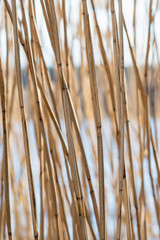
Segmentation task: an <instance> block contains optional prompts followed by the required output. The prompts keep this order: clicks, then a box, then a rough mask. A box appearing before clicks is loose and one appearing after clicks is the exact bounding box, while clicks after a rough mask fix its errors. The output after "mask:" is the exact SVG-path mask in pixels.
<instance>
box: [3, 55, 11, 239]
mask: <svg viewBox="0 0 160 240" xmlns="http://www.w3.org/2000/svg"><path fill="white" fill-rule="evenodd" d="M5 92H6V89H5V85H4V79H3V72H2V65H1V59H0V94H1V109H2V122H3V143H4V152H3V155H4V158H3V161H4V172H3V174H4V184H5V203H6V204H5V205H6V223H7V229H8V238H9V240H12V224H11V207H10V184H9V175H10V174H9V159H8V131H7V119H6V93H5ZM2 182H3V181H2ZM2 201H3V200H2ZM1 203H2V202H1Z"/></svg>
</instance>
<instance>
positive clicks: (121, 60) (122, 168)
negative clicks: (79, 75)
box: [116, 0, 125, 240]
mask: <svg viewBox="0 0 160 240" xmlns="http://www.w3.org/2000/svg"><path fill="white" fill-rule="evenodd" d="M122 11H123V10H122V0H120V1H119V39H120V46H119V56H120V58H119V76H120V78H119V82H120V83H119V86H120V87H119V91H120V93H119V95H120V102H119V109H120V110H119V126H120V127H119V129H120V153H119V154H120V163H119V189H118V191H119V199H118V209H117V236H116V239H117V240H120V238H121V211H122V193H123V178H124V175H125V165H124V94H125V90H124V53H123V22H122V16H123V15H122Z"/></svg>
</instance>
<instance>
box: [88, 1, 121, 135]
mask: <svg viewBox="0 0 160 240" xmlns="http://www.w3.org/2000/svg"><path fill="white" fill-rule="evenodd" d="M91 4H92V8H93V13H94V21H95V26H96V29H97V35H98V40H99V46H100V50H101V54H102V58H103V64H104V67H105V70H106V74H107V77H108V82H109V87H110V95H111V101H112V108H113V112H114V120H115V125H116V131H117V134H118V122H117V117H116V104H115V96H114V88H113V78H112V75H111V71H110V67H109V64H108V60H107V56H106V52H105V49H104V45H103V40H102V35H101V32H100V29H99V25H98V22H97V17H96V12H95V7H94V3H93V0H91Z"/></svg>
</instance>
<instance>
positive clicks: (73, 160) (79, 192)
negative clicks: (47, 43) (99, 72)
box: [47, 1, 88, 239]
mask: <svg viewBox="0 0 160 240" xmlns="http://www.w3.org/2000/svg"><path fill="white" fill-rule="evenodd" d="M47 10H48V11H49V10H51V12H52V15H51V19H50V22H51V24H52V25H51V27H52V30H53V33H54V44H55V52H54V53H55V58H56V63H57V68H58V74H59V80H60V85H61V94H62V103H63V110H64V118H65V125H66V131H67V141H68V149H69V161H70V167H71V172H72V177H73V183H74V189H75V193H76V199H77V206H78V212H79V214H78V216H79V224H80V229H81V232H80V233H81V236H82V238H83V239H88V237H87V229H86V220H85V209H84V203H83V195H82V189H81V183H80V178H79V173H78V167H77V162H76V155H75V149H74V143H73V136H72V127H71V117H70V112H69V105H68V98H67V88H66V85H65V79H64V74H63V70H62V63H61V55H60V46H59V35H58V26H57V17H56V12H55V7H54V2H53V1H50V9H47ZM53 50H54V49H53Z"/></svg>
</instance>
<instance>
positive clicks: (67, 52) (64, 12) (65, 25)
mask: <svg viewBox="0 0 160 240" xmlns="http://www.w3.org/2000/svg"><path fill="white" fill-rule="evenodd" d="M62 15H63V28H64V47H65V62H66V81H67V86H68V88H70V87H69V86H70V84H69V64H68V56H69V50H68V40H67V20H66V11H65V0H62Z"/></svg>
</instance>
